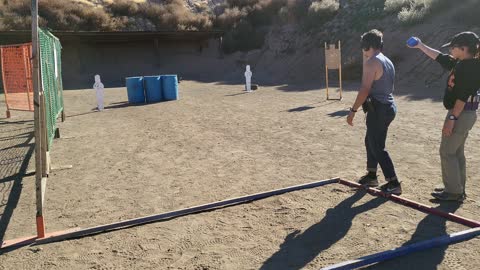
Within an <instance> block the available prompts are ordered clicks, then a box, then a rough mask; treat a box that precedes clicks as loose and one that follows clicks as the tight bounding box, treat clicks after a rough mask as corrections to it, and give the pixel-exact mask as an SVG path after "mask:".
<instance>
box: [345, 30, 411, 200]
mask: <svg viewBox="0 0 480 270" xmlns="http://www.w3.org/2000/svg"><path fill="white" fill-rule="evenodd" d="M361 47H362V51H363V55H364V58H365V59H366V61H365V62H364V64H363V77H362V86H361V88H360V90H359V91H358V94H357V98H356V99H355V103H354V104H353V106H352V107H351V108H350V113H349V115H348V117H347V123H348V124H349V125H351V126H353V119H354V117H355V113H356V112H357V110H358V109H359V108H360V107H362V106H363V107H364V108H365V109H364V111H366V113H367V122H366V124H367V133H366V135H365V148H366V152H367V174H366V175H364V176H363V177H361V178H360V179H359V180H358V183H360V184H362V185H364V186H369V187H376V186H378V179H377V168H378V165H380V167H381V168H382V172H383V175H384V176H385V180H386V181H387V183H386V184H384V185H382V186H381V187H380V189H381V190H382V191H383V192H385V193H389V194H395V195H400V194H401V193H402V186H401V185H400V182H399V181H398V178H397V174H396V172H395V167H394V165H393V162H392V159H391V158H390V155H389V154H388V151H387V150H386V148H385V143H386V140H387V133H388V127H389V126H390V123H391V122H392V121H393V119H395V115H396V113H397V107H396V105H395V102H394V100H393V95H392V92H393V89H394V78H395V68H394V66H393V64H392V62H391V61H390V60H389V59H388V58H387V57H386V56H384V55H383V54H382V48H383V34H382V32H380V31H378V30H376V29H373V30H370V31H369V32H367V33H365V34H363V35H362V38H361Z"/></svg>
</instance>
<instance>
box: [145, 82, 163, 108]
mask: <svg viewBox="0 0 480 270" xmlns="http://www.w3.org/2000/svg"><path fill="white" fill-rule="evenodd" d="M143 81H144V86H145V97H146V99H147V103H154V102H160V101H162V100H163V94H162V77H161V76H145V77H143Z"/></svg>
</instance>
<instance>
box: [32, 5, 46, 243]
mask: <svg viewBox="0 0 480 270" xmlns="http://www.w3.org/2000/svg"><path fill="white" fill-rule="evenodd" d="M38 52H39V46H38V1H37V0H32V67H33V68H32V73H33V74H32V82H33V106H34V114H33V115H34V123H35V168H36V170H35V190H36V202H37V213H36V221H37V237H38V238H44V237H45V223H44V219H43V197H44V182H45V180H44V178H43V169H42V168H43V164H42V163H43V162H42V153H41V150H42V143H43V140H42V128H44V127H42V121H41V120H42V119H41V118H42V114H41V101H40V73H39V54H38Z"/></svg>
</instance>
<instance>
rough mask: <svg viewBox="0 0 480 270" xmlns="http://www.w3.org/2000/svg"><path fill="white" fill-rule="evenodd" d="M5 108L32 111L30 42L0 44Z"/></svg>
mask: <svg viewBox="0 0 480 270" xmlns="http://www.w3.org/2000/svg"><path fill="white" fill-rule="evenodd" d="M0 55H1V65H2V80H3V90H4V93H5V103H6V106H7V110H20V111H33V84H32V63H31V61H30V59H31V58H32V44H31V43H26V44H18V45H6V46H0Z"/></svg>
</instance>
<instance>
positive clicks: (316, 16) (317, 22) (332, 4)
mask: <svg viewBox="0 0 480 270" xmlns="http://www.w3.org/2000/svg"><path fill="white" fill-rule="evenodd" d="M339 7H340V3H339V2H338V1H335V0H320V1H318V0H317V1H314V2H312V3H311V5H310V6H309V7H308V17H307V25H308V26H310V27H318V26H321V25H323V24H324V23H325V22H327V21H329V20H330V19H332V18H333V17H334V16H335V15H336V14H337V12H338V9H339Z"/></svg>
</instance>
